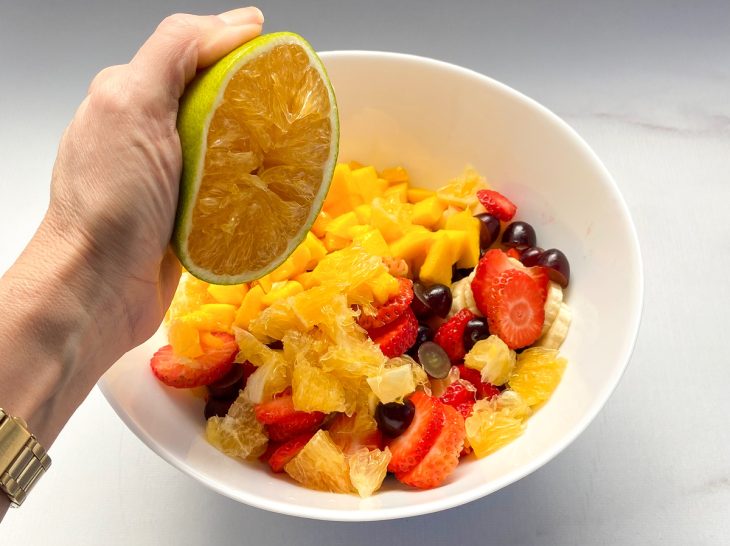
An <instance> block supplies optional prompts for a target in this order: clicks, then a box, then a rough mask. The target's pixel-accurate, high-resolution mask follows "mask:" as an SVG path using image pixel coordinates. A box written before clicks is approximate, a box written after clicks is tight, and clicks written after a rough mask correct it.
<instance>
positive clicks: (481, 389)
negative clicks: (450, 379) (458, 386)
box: [457, 364, 501, 400]
mask: <svg viewBox="0 0 730 546" xmlns="http://www.w3.org/2000/svg"><path fill="white" fill-rule="evenodd" d="M457 368H459V377H460V378H461V379H464V380H465V381H468V382H469V383H471V384H472V385H474V387H476V389H477V399H478V400H481V399H482V398H487V399H490V398H492V397H494V396H497V395H498V394H499V393H500V392H501V391H500V390H499V389H498V388H497V387H495V386H494V385H492V384H491V383H487V382H486V381H482V374H480V373H479V372H478V371H477V370H475V369H473V368H467V367H466V366H464V365H463V364H460V365H459V366H457Z"/></svg>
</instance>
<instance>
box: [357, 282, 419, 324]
mask: <svg viewBox="0 0 730 546" xmlns="http://www.w3.org/2000/svg"><path fill="white" fill-rule="evenodd" d="M412 301H413V281H411V280H410V279H404V278H400V279H398V293H397V294H395V295H394V296H391V297H390V298H389V299H388V301H386V302H385V303H384V304H383V305H382V306H380V307H378V308H377V311H376V314H375V316H370V315H360V318H359V319H358V320H357V322H358V324H360V326H362V327H363V328H365V329H366V330H371V329H373V328H382V327H383V326H385V325H386V324H390V323H391V322H393V321H394V320H395V319H397V318H398V317H399V316H401V315H402V314H403V312H404V311H405V310H406V309H408V307H409V306H410V305H411V302H412Z"/></svg>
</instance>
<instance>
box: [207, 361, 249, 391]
mask: <svg viewBox="0 0 730 546" xmlns="http://www.w3.org/2000/svg"><path fill="white" fill-rule="evenodd" d="M242 388H243V366H241V365H240V364H234V365H233V367H232V368H231V369H230V371H229V372H228V373H227V374H226V375H224V376H223V377H221V378H220V379H219V380H218V381H215V382H214V383H211V384H210V385H208V392H209V393H210V395H211V396H212V397H213V398H235V397H236V396H238V391H239V390H241V389H242Z"/></svg>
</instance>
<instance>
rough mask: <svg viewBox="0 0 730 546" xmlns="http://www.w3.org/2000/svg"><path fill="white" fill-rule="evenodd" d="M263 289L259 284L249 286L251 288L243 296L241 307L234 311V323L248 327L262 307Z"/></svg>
mask: <svg viewBox="0 0 730 546" xmlns="http://www.w3.org/2000/svg"><path fill="white" fill-rule="evenodd" d="M264 295H265V294H264V289H263V288H261V286H260V285H258V284H257V285H255V286H252V287H251V290H249V291H248V293H247V294H246V295H245V296H244V297H243V302H241V307H239V308H238V311H237V312H236V318H235V319H234V324H235V325H236V326H239V327H240V328H248V324H249V323H250V322H251V320H253V319H254V318H256V316H257V315H258V314H259V313H260V312H261V311H262V310H263V309H264V304H263V301H262V300H263V298H264Z"/></svg>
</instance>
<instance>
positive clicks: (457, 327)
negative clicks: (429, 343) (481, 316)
mask: <svg viewBox="0 0 730 546" xmlns="http://www.w3.org/2000/svg"><path fill="white" fill-rule="evenodd" d="M475 316H476V315H475V314H474V313H472V312H471V311H469V309H462V310H461V311H459V312H458V313H456V314H455V315H454V316H453V317H451V318H450V319H449V320H447V321H446V322H444V323H443V324H442V325H441V326H440V327H439V329H438V331H437V332H436V335H435V336H433V340H434V342H435V343H437V344H438V345H440V346H441V348H442V349H443V350H444V351H446V354H447V355H448V356H449V358H450V359H451V362H455V361H457V360H461V359H462V358H464V355H465V354H466V347H464V330H465V329H466V324H467V322H469V321H470V320H471V319H473V318H474V317H475Z"/></svg>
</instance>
